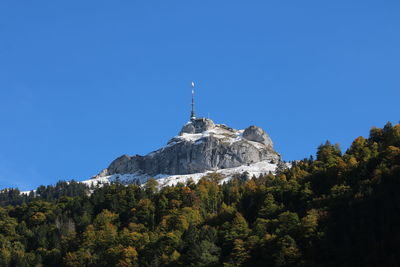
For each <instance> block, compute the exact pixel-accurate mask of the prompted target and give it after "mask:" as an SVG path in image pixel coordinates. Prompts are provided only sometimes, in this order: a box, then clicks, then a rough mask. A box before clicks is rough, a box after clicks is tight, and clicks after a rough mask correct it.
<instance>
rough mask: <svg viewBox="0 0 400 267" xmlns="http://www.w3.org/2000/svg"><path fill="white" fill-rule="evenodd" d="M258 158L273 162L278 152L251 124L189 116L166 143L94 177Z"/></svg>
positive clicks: (189, 170)
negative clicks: (240, 127) (240, 125)
mask: <svg viewBox="0 0 400 267" xmlns="http://www.w3.org/2000/svg"><path fill="white" fill-rule="evenodd" d="M258 162H268V163H271V164H274V165H275V164H276V165H278V163H280V162H281V157H280V155H279V154H278V153H277V152H276V151H275V150H274V149H273V144H272V141H271V139H270V137H269V136H268V134H267V133H266V132H265V131H264V130H263V129H261V128H259V127H256V126H250V127H248V128H246V129H244V130H235V129H232V128H230V127H227V126H226V125H223V124H214V122H213V121H212V120H210V119H205V118H199V119H192V120H191V121H189V122H188V123H187V124H185V125H184V126H183V128H182V130H181V132H180V133H179V135H178V136H176V137H174V138H172V139H171V140H170V141H169V142H168V143H167V145H166V146H165V147H163V148H161V149H159V150H157V151H154V152H151V153H149V154H147V155H145V156H138V155H137V156H128V155H123V156H121V157H119V158H117V159H115V160H114V161H113V162H112V163H111V164H110V166H109V167H108V168H106V169H104V170H103V171H102V172H101V173H99V174H98V175H97V176H95V177H93V178H97V179H98V178H101V177H107V176H111V175H115V174H142V175H145V176H156V175H160V174H164V175H186V174H193V173H203V172H207V171H217V170H221V169H230V168H236V167H239V166H250V165H252V164H255V163H258Z"/></svg>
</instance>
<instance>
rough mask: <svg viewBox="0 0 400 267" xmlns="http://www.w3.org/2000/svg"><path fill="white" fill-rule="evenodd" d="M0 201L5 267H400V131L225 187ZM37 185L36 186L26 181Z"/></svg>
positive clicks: (321, 151) (49, 190)
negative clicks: (399, 266)
mask: <svg viewBox="0 0 400 267" xmlns="http://www.w3.org/2000/svg"><path fill="white" fill-rule="evenodd" d="M221 178H222V177H220V176H219V175H217V174H211V175H208V176H206V177H204V178H202V179H201V180H200V182H199V183H198V184H194V183H191V182H188V183H187V184H180V185H178V186H175V187H164V188H161V189H158V188H157V182H156V181H155V180H150V181H149V182H148V183H147V184H146V185H145V186H144V187H140V186H138V185H129V186H123V185H120V184H111V185H105V186H103V187H101V188H96V189H93V188H92V189H90V188H87V187H86V186H84V185H82V184H79V183H65V182H60V183H59V184H57V185H56V186H49V187H40V188H39V189H38V190H37V192H36V193H37V194H36V196H35V195H34V194H31V195H20V194H19V191H18V190H5V191H3V192H2V193H1V194H0V203H1V205H2V207H1V208H0V266H398V265H399V263H400V246H399V244H400V193H399V190H400V124H397V125H395V126H392V125H391V124H390V123H388V124H386V125H385V127H384V128H383V129H380V128H372V129H371V131H370V136H369V138H368V139H366V138H363V137H358V138H356V139H355V140H354V142H353V143H352V145H351V147H350V148H349V149H348V151H346V152H345V153H344V154H342V152H341V151H340V149H339V147H338V146H337V145H332V144H330V143H329V142H327V143H325V144H323V145H321V146H319V148H318V150H317V153H316V157H315V159H314V158H312V157H310V158H308V159H304V160H301V161H298V162H294V163H293V167H292V168H291V169H288V170H285V171H283V172H281V173H279V174H277V175H275V176H274V175H272V174H266V175H264V176H261V177H253V178H252V179H246V175H244V174H242V175H238V176H237V177H236V178H235V179H233V180H232V181H230V182H229V183H227V184H223V185H219V183H218V182H219V180H220V179H221ZM27 179H28V178H27Z"/></svg>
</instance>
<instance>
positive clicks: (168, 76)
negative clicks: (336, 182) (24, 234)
mask: <svg viewBox="0 0 400 267" xmlns="http://www.w3.org/2000/svg"><path fill="white" fill-rule="evenodd" d="M399 14H400V1H398V0H396V1H384V0H379V1H365V0H363V1H361V0H360V1H349V0H343V1H324V0H315V1H308V0H303V1H298V0H292V1H289V0H285V1H282V0H279V1H278V0H276V1H265V0H262V1H234V0H229V1H222V0H221V1H215V0H212V1H207V0H202V1H193V0H184V1H183V0H181V1H176V0H169V1H151V0H147V1H99V0H96V1H14V0H9V1H7V0H5V1H1V2H0V101H1V102H0V103H1V104H0V188H3V187H19V188H20V189H24V190H26V189H32V188H35V187H36V186H38V185H40V184H45V185H46V184H52V183H55V182H56V181H57V180H59V179H76V180H83V179H87V178H89V177H90V176H92V175H94V174H96V173H98V172H99V171H100V170H101V169H102V168H105V167H107V166H108V164H109V163H110V162H111V161H112V160H113V159H114V158H116V157H117V156H120V155H122V154H130V155H134V154H146V153H148V152H150V151H152V150H155V149H157V148H159V147H161V146H162V145H164V144H165V143H166V142H167V141H168V140H169V139H170V138H171V137H173V136H174V135H176V134H177V133H178V132H179V130H180V128H181V127H182V125H183V124H184V123H186V122H187V121H188V119H189V115H190V83H191V81H192V80H194V81H195V82H196V84H197V87H198V89H197V107H196V109H197V113H198V115H203V116H208V114H210V117H211V118H212V119H214V121H215V122H217V123H225V124H227V125H229V126H231V127H233V128H245V127H247V126H249V125H253V124H254V125H258V126H260V127H262V128H264V129H265V130H266V131H267V132H268V133H269V134H270V136H271V138H272V140H273V141H274V143H275V148H276V150H277V151H278V152H280V153H281V154H282V156H283V159H285V160H295V159H302V158H304V157H308V156H309V155H311V154H315V151H316V148H317V147H318V145H319V144H321V143H322V142H325V140H327V139H329V140H330V141H331V142H334V143H336V142H337V143H340V144H341V146H342V148H343V150H345V149H346V148H347V147H348V146H349V144H350V143H351V141H352V140H353V139H354V138H355V137H357V136H360V135H363V136H367V135H368V132H369V129H370V127H372V126H379V127H382V126H383V125H384V124H385V123H386V122H387V121H392V122H393V123H397V122H398V121H399V119H400V116H399V114H400V105H399V99H400V93H399V92H400V75H399V71H400V68H399V67H400V16H399Z"/></svg>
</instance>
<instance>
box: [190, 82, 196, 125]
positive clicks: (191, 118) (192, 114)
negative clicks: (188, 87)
mask: <svg viewBox="0 0 400 267" xmlns="http://www.w3.org/2000/svg"><path fill="white" fill-rule="evenodd" d="M195 119H196V114H195V113H194V82H192V113H191V114H190V120H195Z"/></svg>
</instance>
